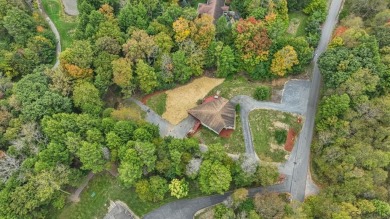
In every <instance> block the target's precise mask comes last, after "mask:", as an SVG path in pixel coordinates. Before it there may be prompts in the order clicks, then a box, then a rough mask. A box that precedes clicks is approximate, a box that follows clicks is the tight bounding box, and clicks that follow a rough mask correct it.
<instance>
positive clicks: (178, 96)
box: [162, 77, 224, 125]
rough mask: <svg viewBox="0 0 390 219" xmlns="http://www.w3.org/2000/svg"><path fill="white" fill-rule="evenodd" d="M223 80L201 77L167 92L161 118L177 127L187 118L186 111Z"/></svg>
mask: <svg viewBox="0 0 390 219" xmlns="http://www.w3.org/2000/svg"><path fill="white" fill-rule="evenodd" d="M223 81H224V79H216V78H208V77H201V78H197V79H195V80H193V81H192V82H191V83H189V84H186V85H184V86H181V87H177V88H175V89H173V90H168V91H166V92H165V93H166V94H167V104H166V111H165V113H164V114H163V115H162V117H163V118H164V119H166V120H168V121H169V122H170V123H172V124H174V125H177V124H178V123H179V122H180V121H182V120H183V119H185V118H187V116H188V113H187V110H189V109H191V108H193V107H195V106H197V104H196V102H197V101H198V100H199V99H203V98H204V97H205V96H206V95H207V93H209V92H210V91H211V90H212V89H213V88H214V87H216V86H218V85H220V84H222V82H223Z"/></svg>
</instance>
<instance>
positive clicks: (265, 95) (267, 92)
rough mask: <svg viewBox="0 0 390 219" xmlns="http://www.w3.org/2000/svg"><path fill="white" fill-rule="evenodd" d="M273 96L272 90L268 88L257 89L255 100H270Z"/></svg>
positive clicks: (254, 94) (254, 95)
mask: <svg viewBox="0 0 390 219" xmlns="http://www.w3.org/2000/svg"><path fill="white" fill-rule="evenodd" d="M270 96H271V88H269V87H266V86H260V87H257V88H256V90H255V92H254V93H253V98H254V99H256V100H268V99H269V98H270Z"/></svg>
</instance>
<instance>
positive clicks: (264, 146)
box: [249, 110, 302, 162]
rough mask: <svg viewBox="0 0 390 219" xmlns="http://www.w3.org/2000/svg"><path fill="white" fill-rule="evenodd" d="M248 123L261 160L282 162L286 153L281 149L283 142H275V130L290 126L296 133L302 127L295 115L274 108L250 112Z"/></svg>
mask: <svg viewBox="0 0 390 219" xmlns="http://www.w3.org/2000/svg"><path fill="white" fill-rule="evenodd" d="M249 123H250V127H251V131H252V138H253V144H254V147H255V151H256V153H257V155H258V156H259V158H260V159H261V160H263V161H268V162H283V161H285V159H284V156H285V155H286V154H287V153H288V152H287V151H285V150H284V149H283V146H284V143H283V144H280V145H278V144H277V142H276V139H275V131H277V130H280V129H286V130H288V129H289V128H292V129H294V131H295V132H296V133H297V134H298V133H299V132H300V130H301V128H302V125H301V124H299V123H298V122H297V116H295V115H293V114H290V113H283V112H279V111H274V110H254V111H252V112H250V114H249Z"/></svg>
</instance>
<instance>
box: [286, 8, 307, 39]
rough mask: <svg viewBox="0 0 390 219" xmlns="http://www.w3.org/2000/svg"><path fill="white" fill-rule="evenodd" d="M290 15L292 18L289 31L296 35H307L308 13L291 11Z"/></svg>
mask: <svg viewBox="0 0 390 219" xmlns="http://www.w3.org/2000/svg"><path fill="white" fill-rule="evenodd" d="M288 17H289V19H290V24H289V28H288V30H287V32H289V34H291V35H293V36H296V37H299V36H305V28H306V25H307V15H305V14H304V13H302V12H291V13H289V14H288Z"/></svg>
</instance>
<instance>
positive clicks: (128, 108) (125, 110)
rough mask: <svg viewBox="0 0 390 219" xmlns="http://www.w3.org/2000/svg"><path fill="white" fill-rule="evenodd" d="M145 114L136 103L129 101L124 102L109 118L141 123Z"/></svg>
mask: <svg viewBox="0 0 390 219" xmlns="http://www.w3.org/2000/svg"><path fill="white" fill-rule="evenodd" d="M145 115H146V113H145V112H144V111H143V110H142V109H141V107H139V106H138V105H137V104H136V103H134V102H133V101H130V100H124V101H123V102H122V103H121V104H120V105H119V107H118V109H116V110H114V111H113V112H112V113H111V116H112V117H113V118H115V119H117V120H133V121H142V120H143V119H144V118H145Z"/></svg>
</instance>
